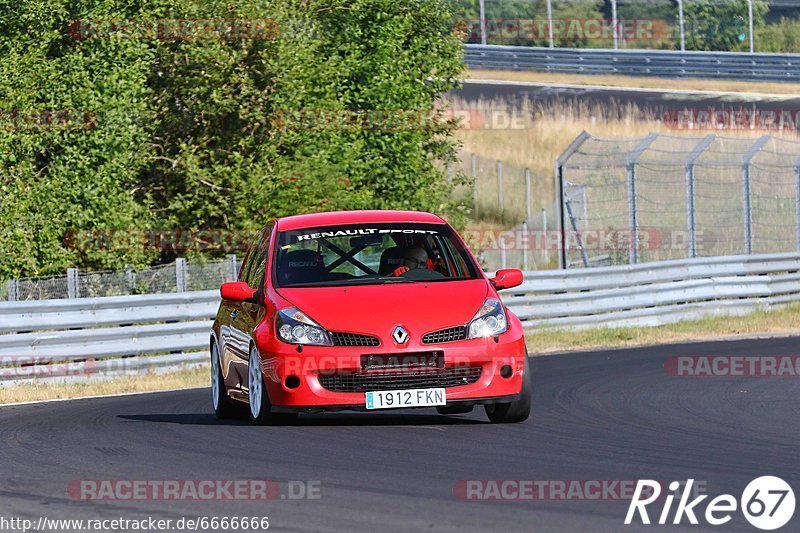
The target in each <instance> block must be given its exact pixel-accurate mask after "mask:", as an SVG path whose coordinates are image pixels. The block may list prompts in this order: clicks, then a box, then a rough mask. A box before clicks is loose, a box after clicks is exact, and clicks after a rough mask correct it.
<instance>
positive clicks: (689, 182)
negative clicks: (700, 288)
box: [557, 132, 800, 268]
mask: <svg viewBox="0 0 800 533" xmlns="http://www.w3.org/2000/svg"><path fill="white" fill-rule="evenodd" d="M557 172H558V182H559V187H560V189H561V193H560V197H561V212H560V220H561V227H563V228H564V229H565V231H564V232H563V237H562V238H563V241H562V243H561V258H560V262H561V264H562V265H563V266H565V267H567V268H569V267H586V266H598V265H617V264H626V263H639V262H647V261H660V260H667V259H681V258H691V257H700V256H706V257H709V256H723V255H736V254H753V253H777V252H793V251H798V250H800V142H798V141H794V140H789V139H785V138H778V137H773V136H770V135H764V136H762V137H759V138H750V139H747V138H730V137H721V136H717V135H707V136H703V137H677V136H672V135H663V134H655V133H653V134H650V135H648V136H646V137H644V138H635V139H599V138H596V137H592V136H591V135H589V134H587V133H585V132H584V133H582V134H581V135H580V136H579V137H578V138H577V139H576V140H575V141H574V142H573V144H572V145H571V146H570V148H569V149H568V150H567V151H566V152H565V153H564V154H563V155H562V156H561V158H559V161H558V164H557Z"/></svg>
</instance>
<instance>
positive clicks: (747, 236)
mask: <svg viewBox="0 0 800 533" xmlns="http://www.w3.org/2000/svg"><path fill="white" fill-rule="evenodd" d="M770 139H771V137H770V136H769V135H763V136H762V137H759V138H758V139H757V140H756V142H754V143H753V146H751V147H750V148H749V149H748V150H747V153H745V154H744V157H742V203H743V207H744V249H745V253H747V254H752V253H753V207H752V194H751V192H752V191H751V187H750V161H751V160H752V159H753V157H755V155H756V154H757V153H758V152H759V151H760V150H761V148H763V147H764V145H765V144H767V142H768V141H769V140H770Z"/></svg>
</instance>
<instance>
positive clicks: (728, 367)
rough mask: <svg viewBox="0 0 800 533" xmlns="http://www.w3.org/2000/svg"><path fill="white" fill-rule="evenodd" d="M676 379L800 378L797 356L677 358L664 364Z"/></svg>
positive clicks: (799, 363)
mask: <svg viewBox="0 0 800 533" xmlns="http://www.w3.org/2000/svg"><path fill="white" fill-rule="evenodd" d="M664 370H666V371H667V373H668V374H669V375H671V376H675V377H703V378H706V377H713V378H731V377H737V378H763V377H769V378H772V377H791V378H796V377H798V376H800V357H798V356H796V355H752V356H748V355H698V356H691V355H675V356H672V357H670V358H668V359H667V360H666V361H665V362H664Z"/></svg>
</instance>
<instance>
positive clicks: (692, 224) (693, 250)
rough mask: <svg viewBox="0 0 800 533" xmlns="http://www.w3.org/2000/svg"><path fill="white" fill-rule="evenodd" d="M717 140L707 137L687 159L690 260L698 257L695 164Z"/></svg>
mask: <svg viewBox="0 0 800 533" xmlns="http://www.w3.org/2000/svg"><path fill="white" fill-rule="evenodd" d="M716 138H717V136H716V135H706V136H705V137H703V138H702V139H701V140H700V142H698V143H697V146H695V147H694V148H693V149H692V152H691V153H690V154H689V156H688V157H687V158H686V226H687V230H688V231H689V238H688V239H687V240H686V244H687V246H688V248H689V250H688V255H689V257H690V258H692V257H697V231H696V226H697V218H696V216H695V215H696V207H695V197H696V195H695V192H694V163H695V161H697V158H698V157H700V156H701V155H702V154H703V152H705V151H706V148H708V147H709V146H710V145H711V143H712V142H714V139H716Z"/></svg>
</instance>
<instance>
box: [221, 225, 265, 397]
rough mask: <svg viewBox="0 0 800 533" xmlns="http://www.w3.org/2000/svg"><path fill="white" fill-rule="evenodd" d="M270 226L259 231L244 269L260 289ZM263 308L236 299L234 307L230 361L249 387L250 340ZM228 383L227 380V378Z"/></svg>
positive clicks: (249, 281)
mask: <svg viewBox="0 0 800 533" xmlns="http://www.w3.org/2000/svg"><path fill="white" fill-rule="evenodd" d="M270 235H271V230H270V228H269V227H265V228H263V229H262V230H261V231H259V232H258V234H257V235H256V238H255V239H254V242H253V245H252V246H251V250H250V252H249V253H248V261H247V265H246V267H245V268H243V269H242V279H241V281H244V282H246V283H247V285H248V286H249V287H252V288H253V289H261V290H263V287H264V271H265V268H266V262H267V260H268V257H267V256H268V249H269V240H270ZM262 313H263V310H262V306H261V304H258V303H252V302H235V303H234V305H233V306H232V308H231V342H230V343H231V351H232V353H233V356H232V358H231V361H230V364H231V365H232V369H233V370H234V371H235V373H236V375H237V376H238V385H239V386H241V387H243V388H244V387H247V364H248V361H249V358H250V343H251V339H252V338H253V330H254V329H255V327H256V325H257V324H258V322H259V320H260V319H261V316H262ZM226 384H227V381H226Z"/></svg>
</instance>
